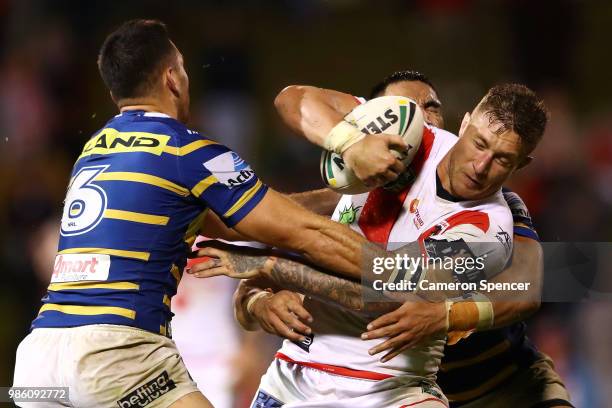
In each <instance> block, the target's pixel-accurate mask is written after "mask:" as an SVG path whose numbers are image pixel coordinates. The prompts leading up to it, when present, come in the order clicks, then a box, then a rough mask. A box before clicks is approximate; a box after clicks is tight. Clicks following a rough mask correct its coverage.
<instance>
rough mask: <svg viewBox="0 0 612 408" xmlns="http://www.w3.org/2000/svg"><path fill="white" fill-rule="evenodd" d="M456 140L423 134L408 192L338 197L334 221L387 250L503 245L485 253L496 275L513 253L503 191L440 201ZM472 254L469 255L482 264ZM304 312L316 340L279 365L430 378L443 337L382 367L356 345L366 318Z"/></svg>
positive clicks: (294, 348) (367, 344)
mask: <svg viewBox="0 0 612 408" xmlns="http://www.w3.org/2000/svg"><path fill="white" fill-rule="evenodd" d="M457 140H458V139H457V137H456V136H455V135H453V134H451V133H449V132H446V131H444V130H441V129H438V128H433V127H426V129H425V131H424V135H423V142H422V145H421V148H420V150H419V154H418V155H417V157H415V160H414V161H413V166H414V167H413V168H414V169H415V172H416V174H417V177H416V179H415V180H414V182H413V183H412V185H411V186H410V188H409V189H407V190H405V191H404V192H403V193H399V194H392V193H389V192H387V191H385V190H383V189H377V190H374V191H372V192H370V193H367V194H360V195H354V196H348V195H346V196H343V197H342V198H341V200H340V202H339V203H338V206H337V207H336V210H335V212H334V214H333V219H334V220H336V221H339V222H343V223H346V224H349V225H350V226H351V227H352V228H353V229H354V230H356V231H358V232H359V233H361V234H362V235H364V236H366V237H367V238H368V240H370V241H373V242H378V243H381V244H383V245H385V246H386V247H387V248H388V249H394V247H396V246H398V245H401V244H402V243H403V244H404V245H405V244H406V243H408V242H414V241H418V240H424V239H425V238H431V239H438V240H448V241H455V240H464V241H466V242H467V243H469V242H472V243H476V242H498V243H499V242H502V243H503V245H497V246H495V250H494V251H493V252H489V253H487V257H486V263H485V268H486V270H487V275H491V274H494V273H497V272H499V271H501V270H502V269H503V268H504V266H505V265H506V263H507V261H508V259H509V257H510V255H511V251H512V215H511V213H510V210H509V208H508V206H507V204H506V202H505V201H504V198H503V196H502V193H501V190H500V191H499V192H498V193H496V194H494V195H493V196H491V197H489V198H487V199H483V200H478V201H453V200H452V197H451V198H449V197H448V196H446V195H445V198H443V197H440V195H439V194H440V193H439V187H438V183H439V181H438V180H437V172H436V168H437V166H438V164H439V163H440V161H441V160H442V159H443V157H444V156H445V155H446V154H447V153H448V151H449V150H450V149H451V147H452V146H453V145H454V144H455V143H456V141H457ZM476 248H478V246H477V245H476ZM490 248H491V247H490V246H489V247H488V249H489V250H490ZM470 249H472V246H471V245H470ZM477 251H478V249H476V250H475V253H474V255H475V256H481V255H482V254H479V253H477ZM473 252H474V251H473ZM305 306H306V308H307V309H308V310H309V311H310V313H311V314H312V316H313V318H314V322H313V324H312V325H311V327H312V329H313V333H314V336H313V338H311V339H308V341H307V342H306V343H302V344H299V345H298V344H295V343H292V342H290V341H288V340H285V342H284V343H283V346H282V348H281V350H280V355H279V357H280V358H283V359H286V360H287V359H288V360H291V361H294V362H304V363H306V365H309V366H311V367H312V365H313V364H315V365H316V366H320V367H322V369H324V370H327V371H330V370H331V371H332V372H336V373H338V374H342V373H345V375H349V376H356V377H362V378H369V379H384V378H387V377H390V376H398V375H403V376H406V375H409V376H414V377H421V378H429V379H432V378H434V376H435V373H436V372H437V370H438V365H439V363H440V359H441V357H442V352H443V347H444V338H443V337H440V338H438V339H434V340H431V341H429V342H427V343H424V344H422V345H420V346H418V347H415V348H412V349H410V350H407V351H405V352H404V353H402V354H400V355H399V356H398V357H396V358H394V359H392V360H391V361H389V362H387V363H381V362H380V361H379V359H380V356H370V355H369V354H368V349H369V348H371V347H373V346H375V345H377V344H379V343H380V342H381V340H370V341H364V340H361V338H360V335H361V333H363V332H364V331H366V330H365V328H366V325H367V323H369V321H370V320H371V318H368V317H366V316H363V315H361V314H359V313H354V312H350V311H347V310H345V309H343V308H340V307H334V306H330V305H329V304H327V303H322V302H319V301H316V300H313V299H307V300H306V301H305Z"/></svg>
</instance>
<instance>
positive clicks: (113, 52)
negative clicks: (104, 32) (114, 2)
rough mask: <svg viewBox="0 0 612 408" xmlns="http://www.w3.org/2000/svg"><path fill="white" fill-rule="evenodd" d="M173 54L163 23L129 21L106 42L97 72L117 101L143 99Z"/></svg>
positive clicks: (156, 21) (99, 56)
mask: <svg viewBox="0 0 612 408" xmlns="http://www.w3.org/2000/svg"><path fill="white" fill-rule="evenodd" d="M174 52H175V50H174V46H173V45H172V42H171V41H170V38H169V37H168V31H167V30H166V25H165V24H164V23H162V22H161V21H158V20H140V19H139V20H130V21H127V22H125V23H123V24H122V25H121V26H120V27H119V28H117V29H116V30H115V31H113V32H112V33H111V34H109V36H108V37H106V39H105V40H104V44H102V48H100V54H99V55H98V69H99V70H100V75H101V76H102V79H103V80H104V83H105V84H106V86H107V88H108V89H109V90H110V91H111V92H112V94H113V96H114V98H115V99H116V100H119V99H123V98H134V97H140V96H143V95H146V93H147V92H148V91H149V90H150V88H151V85H152V83H153V80H154V79H155V76H156V75H157V74H158V73H159V71H160V69H162V68H163V67H164V65H165V63H167V62H168V59H169V58H171V57H172V56H173V55H174Z"/></svg>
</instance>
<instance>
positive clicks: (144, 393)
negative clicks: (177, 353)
mask: <svg viewBox="0 0 612 408" xmlns="http://www.w3.org/2000/svg"><path fill="white" fill-rule="evenodd" d="M175 388H176V384H175V383H174V381H172V380H171V379H170V377H168V372H167V371H164V372H163V373H161V374H160V375H159V377H157V378H154V379H152V380H151V381H149V382H147V383H146V384H144V385H142V386H140V387H138V388H136V389H135V390H134V391H132V392H130V393H129V394H127V395H126V396H125V397H123V398H121V399H120V400H119V401H117V405H119V407H121V408H130V407H146V406H147V405H149V404H150V403H151V402H153V401H155V400H156V399H158V398H160V397H162V396H163V395H165V394H167V393H168V392H169V391H171V390H173V389H175Z"/></svg>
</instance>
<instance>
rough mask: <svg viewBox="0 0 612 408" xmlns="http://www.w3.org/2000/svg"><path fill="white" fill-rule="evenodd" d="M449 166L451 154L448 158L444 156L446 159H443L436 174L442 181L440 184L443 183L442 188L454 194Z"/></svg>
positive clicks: (447, 155)
mask: <svg viewBox="0 0 612 408" xmlns="http://www.w3.org/2000/svg"><path fill="white" fill-rule="evenodd" d="M449 164H450V154H448V153H447V154H446V156H444V158H443V159H442V161H440V163H439V164H438V167H437V168H436V174H437V175H438V178H439V179H440V183H442V187H443V188H444V190H446V191H448V192H451V193H452V189H451V183H450V173H449V171H448V169H449Z"/></svg>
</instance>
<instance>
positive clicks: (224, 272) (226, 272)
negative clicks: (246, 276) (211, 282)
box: [189, 266, 233, 278]
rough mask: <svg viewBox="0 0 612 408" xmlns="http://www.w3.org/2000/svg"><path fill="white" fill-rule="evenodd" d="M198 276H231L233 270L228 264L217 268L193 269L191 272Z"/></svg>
mask: <svg viewBox="0 0 612 408" xmlns="http://www.w3.org/2000/svg"><path fill="white" fill-rule="evenodd" d="M189 273H191V274H192V275H193V276H195V277H196V278H212V277H213V276H229V277H233V276H231V274H232V271H231V270H230V269H229V268H227V267H226V266H218V267H216V268H209V269H204V270H201V271H193V270H192V271H191V272H189Z"/></svg>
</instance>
